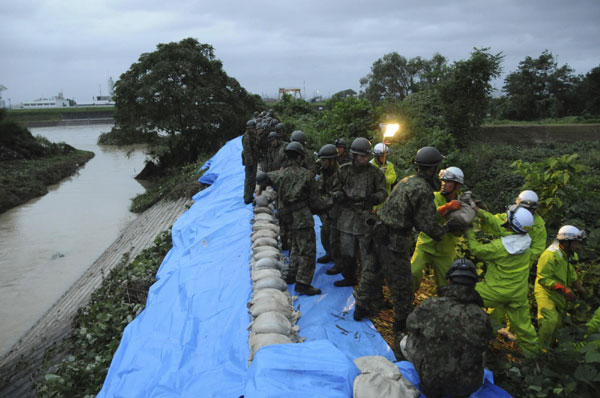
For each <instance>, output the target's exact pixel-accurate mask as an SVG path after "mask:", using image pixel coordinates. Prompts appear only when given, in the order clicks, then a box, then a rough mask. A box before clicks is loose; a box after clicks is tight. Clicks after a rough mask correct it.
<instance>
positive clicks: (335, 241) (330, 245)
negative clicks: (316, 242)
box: [317, 144, 341, 275]
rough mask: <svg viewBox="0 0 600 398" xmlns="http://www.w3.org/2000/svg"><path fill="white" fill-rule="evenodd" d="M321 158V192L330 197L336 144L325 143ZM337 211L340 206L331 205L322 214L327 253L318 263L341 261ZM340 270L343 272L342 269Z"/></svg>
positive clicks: (334, 171)
mask: <svg viewBox="0 0 600 398" xmlns="http://www.w3.org/2000/svg"><path fill="white" fill-rule="evenodd" d="M319 159H320V160H321V172H320V174H319V175H318V178H319V192H320V193H321V195H322V196H325V197H328V198H330V197H331V194H332V189H333V178H334V175H335V173H337V171H338V164H337V160H336V159H337V151H336V150H335V146H334V145H331V144H326V145H323V146H322V147H321V149H320V150H319ZM337 213H338V206H335V207H334V206H331V207H330V208H329V209H327V211H326V212H325V213H322V215H320V218H321V224H322V225H321V243H322V244H323V248H324V249H325V255H324V256H322V257H319V258H318V259H317V262H318V263H323V264H324V263H328V262H330V261H332V260H334V259H336V260H338V262H339V232H338V231H337V228H336V225H335V224H336V223H337V219H338V217H337ZM334 268H335V267H334ZM328 271H329V270H328ZM339 272H341V269H340V271H339ZM339 272H337V273H339ZM328 274H329V272H328ZM329 275H331V274H329Z"/></svg>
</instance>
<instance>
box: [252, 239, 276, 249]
mask: <svg viewBox="0 0 600 398" xmlns="http://www.w3.org/2000/svg"><path fill="white" fill-rule="evenodd" d="M257 246H272V247H276V248H279V242H277V240H276V239H273V238H258V239H256V240H255V241H254V243H253V244H252V248H253V249H254V248H255V247H257Z"/></svg>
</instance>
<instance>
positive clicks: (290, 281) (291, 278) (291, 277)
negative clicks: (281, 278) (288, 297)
mask: <svg viewBox="0 0 600 398" xmlns="http://www.w3.org/2000/svg"><path fill="white" fill-rule="evenodd" d="M285 283H287V284H288V285H291V284H293V283H296V275H292V274H288V276H286V277H285Z"/></svg>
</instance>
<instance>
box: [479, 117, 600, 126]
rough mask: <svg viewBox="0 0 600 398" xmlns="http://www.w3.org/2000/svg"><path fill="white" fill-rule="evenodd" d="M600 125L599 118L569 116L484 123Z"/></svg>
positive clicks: (487, 124) (506, 124) (496, 124)
mask: <svg viewBox="0 0 600 398" xmlns="http://www.w3.org/2000/svg"><path fill="white" fill-rule="evenodd" d="M596 123H600V118H599V117H590V118H586V117H583V116H567V117H562V118H549V119H540V120H498V119H487V120H485V121H484V123H483V125H482V126H483V127H485V126H540V125H545V126H547V125H557V126H564V125H570V124H596Z"/></svg>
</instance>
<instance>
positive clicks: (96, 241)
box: [0, 125, 145, 355]
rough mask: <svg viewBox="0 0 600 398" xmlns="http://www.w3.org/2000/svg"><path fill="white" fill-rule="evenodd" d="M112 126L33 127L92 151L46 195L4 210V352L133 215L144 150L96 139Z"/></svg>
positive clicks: (0, 350) (0, 336) (0, 323)
mask: <svg viewBox="0 0 600 398" xmlns="http://www.w3.org/2000/svg"><path fill="white" fill-rule="evenodd" d="M111 127H112V126H110V125H95V126H78V127H62V126H61V127H44V128H33V129H30V131H31V132H32V133H33V134H34V135H42V136H44V137H46V138H48V139H49V140H50V141H53V142H61V141H63V142H66V143H67V144H69V145H72V146H74V147H76V148H78V149H85V150H88V151H92V152H94V153H95V156H94V158H92V159H91V160H90V161H89V162H88V163H87V164H86V165H85V166H84V167H82V168H81V169H79V171H78V173H76V174H75V175H73V176H72V177H69V178H67V179H65V180H63V181H61V182H60V183H59V184H57V185H54V186H52V187H50V188H49V192H48V194H46V195H45V196H43V197H40V198H37V199H33V200H31V201H29V202H27V203H26V204H24V205H21V206H19V207H16V208H13V209H11V210H8V211H7V212H5V213H3V214H0V355H2V354H4V353H6V352H7V351H8V350H9V349H10V348H11V347H12V346H13V345H14V344H15V343H16V342H17V340H18V339H19V338H20V337H21V336H22V335H23V334H24V333H25V332H26V331H27V330H28V329H29V328H30V327H31V326H33V325H34V323H35V322H36V321H37V320H38V319H39V318H40V317H41V316H42V315H43V314H44V313H45V312H46V311H47V310H48V309H49V308H50V307H51V306H52V305H53V304H54V303H55V302H56V301H57V300H58V299H59V298H60V296H61V295H62V294H63V293H64V292H65V291H66V290H67V289H68V288H69V287H70V286H71V285H72V284H73V283H74V282H75V281H76V280H77V279H78V278H79V277H80V276H81V275H82V274H83V273H84V272H85V270H86V269H87V268H88V267H89V266H90V265H91V264H92V263H93V262H94V260H96V259H97V258H98V257H99V256H100V255H101V254H102V252H103V251H104V250H105V249H106V248H107V247H108V246H109V245H110V244H111V243H112V242H113V241H114V240H115V239H116V238H118V236H119V234H120V232H121V231H122V230H123V229H124V228H125V226H127V224H128V223H130V222H131V221H133V220H134V219H135V217H136V215H135V214H133V213H131V212H129V205H130V199H131V198H132V197H134V196H135V195H137V194H139V193H142V192H144V187H143V186H142V185H140V183H138V182H137V181H136V180H135V179H134V178H133V177H134V176H135V175H136V174H137V173H139V172H140V171H141V169H142V168H143V165H144V160H145V155H144V151H143V149H142V148H140V147H138V148H116V147H112V146H99V145H97V144H96V140H97V138H98V135H99V134H100V133H101V132H105V131H108V130H110V128H111Z"/></svg>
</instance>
